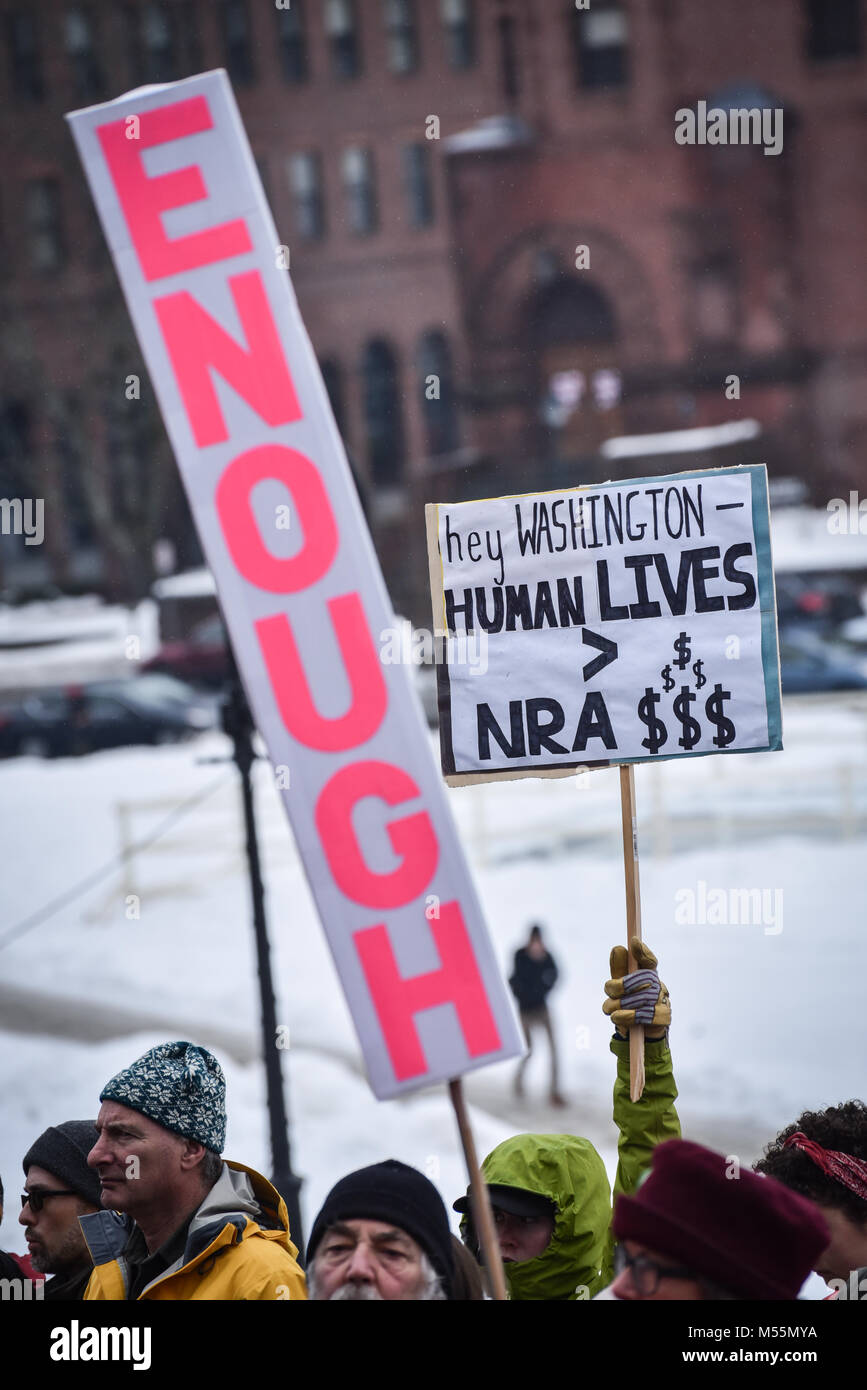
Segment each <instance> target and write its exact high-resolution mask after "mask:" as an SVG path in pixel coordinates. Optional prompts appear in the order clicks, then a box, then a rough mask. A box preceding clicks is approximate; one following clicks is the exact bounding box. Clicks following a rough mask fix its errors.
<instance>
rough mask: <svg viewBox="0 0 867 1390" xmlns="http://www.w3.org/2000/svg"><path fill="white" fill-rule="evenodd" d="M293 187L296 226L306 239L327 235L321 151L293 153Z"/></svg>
mask: <svg viewBox="0 0 867 1390" xmlns="http://www.w3.org/2000/svg"><path fill="white" fill-rule="evenodd" d="M289 187H290V188H291V190H292V201H293V203H294V205H295V225H296V227H297V228H298V235H299V236H302V237H304V239H305V241H316V240H318V239H319V238H320V237H323V236H324V235H325V207H324V203H323V197H322V161H321V160H320V158H319V155H318V154H293V155H291V156H290V158H289Z"/></svg>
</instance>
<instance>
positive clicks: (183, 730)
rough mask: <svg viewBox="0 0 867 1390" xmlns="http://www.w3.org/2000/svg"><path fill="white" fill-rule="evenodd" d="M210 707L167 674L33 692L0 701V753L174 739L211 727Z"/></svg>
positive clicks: (77, 750)
mask: <svg viewBox="0 0 867 1390" xmlns="http://www.w3.org/2000/svg"><path fill="white" fill-rule="evenodd" d="M215 722H216V713H215V710H214V707H213V705H209V704H207V703H206V702H205V701H203V700H202V698H201V696H200V695H198V694H197V692H196V691H195V690H193V689H192V688H191V687H190V686H188V685H185V684H184V683H183V682H182V681H178V680H175V679H174V677H172V676H165V675H142V676H138V677H136V678H134V679H132V680H127V681H97V682H94V683H93V684H91V685H80V686H65V687H63V688H62V689H48V690H39V691H34V692H33V693H32V694H30V695H25V696H23V697H21V698H19V699H17V700H12V701H3V702H2V703H0V757H7V758H9V757H15V756H16V755H18V754H30V755H32V756H37V757H63V756H69V755H74V754H81V753H92V752H95V751H97V750H98V749H102V748H120V747H124V746H126V745H128V744H137V743H145V744H160V743H177V742H180V741H181V740H182V739H186V738H192V737H193V736H194V735H195V734H197V733H201V732H203V731H204V730H205V729H209V728H212V727H213V725H214V724H215Z"/></svg>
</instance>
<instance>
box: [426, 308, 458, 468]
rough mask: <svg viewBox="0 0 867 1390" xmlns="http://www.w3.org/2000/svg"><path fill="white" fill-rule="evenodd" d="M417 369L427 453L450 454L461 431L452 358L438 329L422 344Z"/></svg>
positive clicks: (447, 345)
mask: <svg viewBox="0 0 867 1390" xmlns="http://www.w3.org/2000/svg"><path fill="white" fill-rule="evenodd" d="M418 367H419V386H420V389H421V408H422V415H423V418H424V425H425V436H426V439H427V452H428V454H429V455H430V456H431V458H435V457H436V456H437V455H438V454H450V453H452V452H453V450H455V449H456V448H457V447H458V444H459V438H460V431H459V426H458V411H457V401H456V399H455V387H454V376H453V373H452V354H451V350H450V348H449V344H448V339H447V338H446V335H445V334H444V333H442V332H440V331H439V330H438V329H432V330H431V331H430V332H429V333H425V334H424V335H423V337H422V338H421V339H420V340H419V348H418Z"/></svg>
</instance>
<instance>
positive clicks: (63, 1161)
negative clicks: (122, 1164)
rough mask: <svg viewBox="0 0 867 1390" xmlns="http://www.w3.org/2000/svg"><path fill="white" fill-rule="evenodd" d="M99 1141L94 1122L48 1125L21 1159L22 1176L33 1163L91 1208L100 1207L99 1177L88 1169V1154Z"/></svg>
mask: <svg viewBox="0 0 867 1390" xmlns="http://www.w3.org/2000/svg"><path fill="white" fill-rule="evenodd" d="M98 1138H99V1131H98V1130H97V1128H96V1125H95V1124H94V1122H93V1120H67V1121H66V1122H65V1123H64V1124H62V1125H50V1126H49V1128H48V1129H46V1130H45V1132H44V1134H40V1136H39V1138H38V1139H36V1140H34V1142H33V1143H32V1144H31V1145H30V1148H29V1149H28V1150H27V1152H26V1154H25V1155H24V1158H23V1160H22V1167H23V1168H24V1176H25V1178H26V1177H27V1170H28V1168H29V1167H30V1165H31V1164H32V1163H35V1164H37V1166H38V1167H40V1168H45V1169H47V1170H48V1172H49V1173H53V1174H54V1176H55V1177H56V1178H59V1179H60V1181H61V1182H64V1183H66V1185H67V1187H70V1188H72V1191H73V1192H77V1193H78V1195H79V1197H83V1198H84V1200H85V1201H86V1202H89V1203H90V1204H91V1206H93V1207H98V1206H99V1205H100V1186H99V1174H98V1173H97V1172H96V1169H95V1168H88V1166H87V1155H88V1154H89V1153H90V1151H91V1149H92V1148H93V1146H94V1144H95V1143H96V1141H97V1140H98Z"/></svg>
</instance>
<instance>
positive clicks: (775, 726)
mask: <svg viewBox="0 0 867 1390" xmlns="http://www.w3.org/2000/svg"><path fill="white" fill-rule="evenodd" d="M427 511H428V545H429V551H430V557H429V558H430V561H431V584H432V591H433V601H434V614H435V619H436V621H437V622H438V623H439V624H440V625H441V627H442V629H443V630H444V632H445V634H447V635H446V638H445V641H444V643H443V648H444V655H445V660H444V661H443V662H442V663H441V664H440V665H439V666H438V669H437V676H438V681H439V704H440V736H441V751H442V763H443V770H444V772H445V773H446V775H447V777H448V779H449V780H451V779H452V778H455V780H460V779H461V778H463V777H465V776H470V777H472V778H477V777H478V776H479V775H490V774H500V775H502V774H503V773H505V774H506V775H509V774H510V773H511V774H514V773H516V772H517V773H526V772H527V771H528V770H536V771H542V772H548V773H553V770H554V769H558V768H559V769H564V768H570V767H572V768H574V767H575V766H582V767H587V766H610V765H611V764H613V763H627V762H636V761H655V760H658V759H659V758H669V757H680V756H688V755H695V754H701V753H716V752H729V753H741V752H747V751H757V750H759V749H778V748H780V747H782V739H781V723H780V692H779V658H778V651H777V629H776V610H775V603H774V585H773V574H772V570H771V558H770V543H769V538H768V500H767V475H766V470H765V468H764V466H763V465H753V466H750V467H746V468H728V469H714V470H710V471H705V472H693V473H678V474H674V475H671V476H669V477H657V478H642V479H631V480H629V481H624V482H617V483H605V484H600V485H599V486H595V487H583V488H572V489H568V490H565V491H563V492H547V493H539V494H526V495H522V496H514V497H497V498H487V499H485V500H481V501H475V502H461V503H455V504H448V503H440V504H438V505H437V506H435V507H434V506H431V507H428V509H427Z"/></svg>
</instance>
